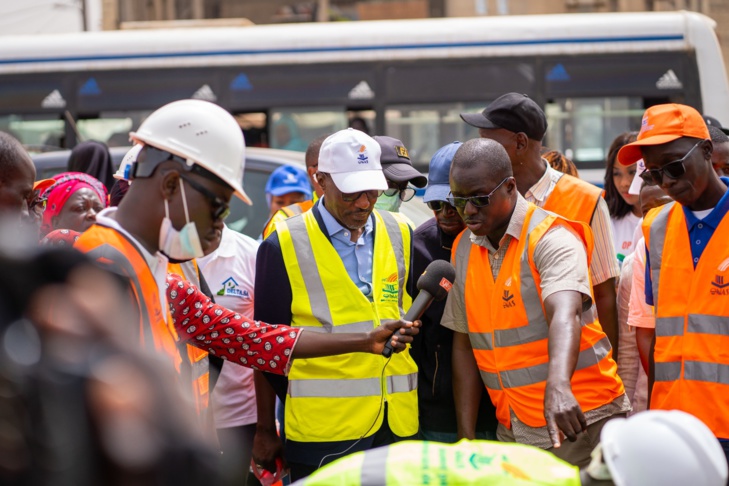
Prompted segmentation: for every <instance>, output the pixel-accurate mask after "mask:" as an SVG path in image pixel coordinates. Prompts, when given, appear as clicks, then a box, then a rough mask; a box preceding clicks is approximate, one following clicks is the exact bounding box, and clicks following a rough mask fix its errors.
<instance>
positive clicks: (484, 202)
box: [446, 177, 511, 209]
mask: <svg viewBox="0 0 729 486" xmlns="http://www.w3.org/2000/svg"><path fill="white" fill-rule="evenodd" d="M509 179H511V177H507V178H505V179H504V180H503V181H501V182H499V185H498V186H496V187H494V190H493V191H491V192H490V193H488V194H486V195H485V196H471V197H455V196H452V195H451V196H448V197H447V198H446V199H448V203H449V204H450V205H451V206H453V207H454V208H458V209H463V208H465V207H466V204H468V203H471V205H473V207H476V208H485V207H486V206H488V205H489V203H490V202H491V196H493V195H494V193H495V192H496V191H498V190H499V187H501V186H502V185H503V184H504V182H506V181H508V180H509Z"/></svg>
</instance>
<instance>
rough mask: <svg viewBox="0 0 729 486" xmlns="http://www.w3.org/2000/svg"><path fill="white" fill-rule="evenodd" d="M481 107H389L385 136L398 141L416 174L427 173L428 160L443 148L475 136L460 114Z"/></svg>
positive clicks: (479, 109)
mask: <svg viewBox="0 0 729 486" xmlns="http://www.w3.org/2000/svg"><path fill="white" fill-rule="evenodd" d="M485 106H486V105H485V104H478V105H476V104H464V103H443V104H429V105H426V104H419V105H393V106H390V107H389V108H388V109H387V111H386V112H385V134H386V135H388V136H390V137H394V138H397V139H399V140H402V142H403V143H404V144H405V146H406V147H407V149H408V152H409V153H410V159H411V160H412V162H413V164H414V165H415V167H416V168H417V169H418V170H420V171H425V172H427V171H428V164H429V163H430V157H431V156H432V155H433V154H434V153H435V152H436V151H437V150H438V149H439V148H440V147H442V146H443V145H445V144H447V143H450V142H453V141H456V140H458V141H461V142H464V141H466V140H468V139H470V138H476V137H478V130H477V129H476V128H474V127H472V126H470V125H468V124H466V123H465V122H464V121H463V120H461V117H460V116H459V115H460V114H461V113H466V112H477V111H481V110H483V108H484V107H485Z"/></svg>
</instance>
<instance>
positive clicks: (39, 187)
mask: <svg viewBox="0 0 729 486" xmlns="http://www.w3.org/2000/svg"><path fill="white" fill-rule="evenodd" d="M55 183H56V181H55V179H41V180H39V181H35V183H34V184H33V190H34V191H40V192H43V190H44V189H48V188H49V187H51V186H52V185H53V184H55Z"/></svg>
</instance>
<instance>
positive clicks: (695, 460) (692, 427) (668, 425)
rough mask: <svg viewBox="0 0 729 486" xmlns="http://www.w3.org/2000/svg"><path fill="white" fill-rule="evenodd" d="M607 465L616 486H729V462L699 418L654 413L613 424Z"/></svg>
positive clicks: (605, 437)
mask: <svg viewBox="0 0 729 486" xmlns="http://www.w3.org/2000/svg"><path fill="white" fill-rule="evenodd" d="M600 445H601V447H602V456H603V460H604V461H605V463H606V464H607V466H608V469H609V470H610V475H611V476H612V479H613V481H614V483H615V485H616V486H634V485H635V486H638V485H641V486H642V485H646V484H660V485H664V486H674V485H675V486H679V485H682V486H683V485H690V484H697V485H698V484H700V485H702V486H723V485H725V484H726V480H727V460H726V456H725V455H724V451H723V449H722V447H721V445H720V444H719V441H718V440H717V439H716V437H714V434H713V433H712V432H711V430H709V428H708V427H707V426H706V425H705V424H704V423H703V422H702V421H701V420H699V419H698V418H696V417H694V416H693V415H690V414H688V413H686V412H681V411H679V410H670V411H669V410H649V411H646V412H641V413H638V414H635V415H633V416H632V417H630V418H628V419H613V420H611V421H609V422H608V423H606V424H605V426H604V428H603V429H602V432H601V434H600Z"/></svg>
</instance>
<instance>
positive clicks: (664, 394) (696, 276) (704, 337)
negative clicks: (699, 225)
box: [642, 203, 729, 438]
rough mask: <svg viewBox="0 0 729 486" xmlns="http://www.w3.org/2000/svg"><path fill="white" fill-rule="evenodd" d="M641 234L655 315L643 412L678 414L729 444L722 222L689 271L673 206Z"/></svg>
mask: <svg viewBox="0 0 729 486" xmlns="http://www.w3.org/2000/svg"><path fill="white" fill-rule="evenodd" d="M642 229H643V235H644V236H645V241H646V245H647V246H648V249H649V252H650V266H651V281H652V288H653V299H654V300H653V303H654V304H655V306H654V309H655V316H656V344H655V351H654V360H655V368H654V370H655V382H654V384H653V391H652V393H651V403H650V408H652V409H663V410H673V409H678V410H683V411H685V412H688V413H690V414H692V415H695V416H696V417H698V418H700V419H701V420H702V421H703V422H704V423H705V424H706V425H708V426H709V428H710V429H711V430H712V432H714V434H715V435H716V436H717V437H721V438H729V415H727V411H728V410H729V258H728V257H729V252H728V251H727V246H726V245H727V241H728V240H729V217H726V218H724V219H723V220H722V221H721V223H720V224H719V227H718V228H716V230H715V231H714V234H713V236H712V237H711V239H710V240H709V242H708V244H707V245H706V248H705V249H704V251H703V253H702V254H701V258H700V259H699V262H698V263H697V265H696V268H695V269H694V265H693V262H692V253H691V243H690V241H689V233H688V227H687V225H686V218H685V215H684V212H683V207H682V206H681V205H680V204H678V203H670V204H667V205H665V206H662V207H660V208H655V209H653V210H651V211H650V212H649V213H648V215H646V217H645V220H644V222H643V228H642ZM666 243H668V247H667V248H666V249H667V250H670V251H663V250H664V245H665V244H666ZM725 282H726V283H725Z"/></svg>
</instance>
